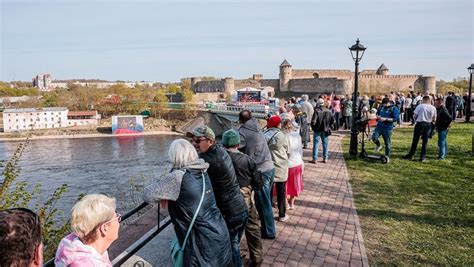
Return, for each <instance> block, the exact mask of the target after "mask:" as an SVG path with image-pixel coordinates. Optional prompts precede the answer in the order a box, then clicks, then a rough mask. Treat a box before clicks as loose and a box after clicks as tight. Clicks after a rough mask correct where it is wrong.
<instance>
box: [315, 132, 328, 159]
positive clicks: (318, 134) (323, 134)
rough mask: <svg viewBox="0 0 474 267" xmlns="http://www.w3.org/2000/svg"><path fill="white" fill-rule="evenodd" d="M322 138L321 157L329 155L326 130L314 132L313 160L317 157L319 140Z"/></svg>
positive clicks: (325, 157)
mask: <svg viewBox="0 0 474 267" xmlns="http://www.w3.org/2000/svg"><path fill="white" fill-rule="evenodd" d="M320 139H322V140H323V159H327V158H328V157H329V148H328V144H329V135H328V134H327V133H326V132H314V133H313V160H317V159H318V150H319V140H320Z"/></svg>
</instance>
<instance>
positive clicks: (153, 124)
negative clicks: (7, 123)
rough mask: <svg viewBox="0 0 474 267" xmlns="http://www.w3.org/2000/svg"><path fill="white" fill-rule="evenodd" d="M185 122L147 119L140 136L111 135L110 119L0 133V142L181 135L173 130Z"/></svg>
mask: <svg viewBox="0 0 474 267" xmlns="http://www.w3.org/2000/svg"><path fill="white" fill-rule="evenodd" d="M186 122H187V121H186V120H169V121H167V120H163V119H155V118H147V119H146V120H144V124H145V131H144V132H143V133H140V134H120V135H114V134H112V128H111V125H112V121H111V119H110V118H109V119H104V120H101V122H100V123H99V125H93V126H82V127H79V126H75V127H67V128H55V129H38V130H32V131H25V132H16V133H3V132H0V141H24V140H26V139H29V140H37V139H61V138H94V137H123V136H142V135H182V133H179V132H177V131H176V130H175V129H177V128H178V127H180V126H181V125H183V124H185V123H186Z"/></svg>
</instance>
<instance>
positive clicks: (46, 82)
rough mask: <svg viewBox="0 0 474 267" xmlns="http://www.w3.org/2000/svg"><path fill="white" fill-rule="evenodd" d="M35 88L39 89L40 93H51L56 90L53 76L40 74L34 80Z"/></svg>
mask: <svg viewBox="0 0 474 267" xmlns="http://www.w3.org/2000/svg"><path fill="white" fill-rule="evenodd" d="M33 86H34V87H38V88H39V90H40V91H46V92H47V91H51V90H53V89H54V87H53V84H52V79H51V74H39V75H36V77H34V78H33Z"/></svg>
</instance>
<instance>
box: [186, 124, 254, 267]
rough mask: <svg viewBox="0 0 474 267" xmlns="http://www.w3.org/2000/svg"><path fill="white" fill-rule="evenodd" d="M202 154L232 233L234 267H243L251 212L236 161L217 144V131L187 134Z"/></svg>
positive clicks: (197, 130)
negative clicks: (242, 241) (243, 243)
mask: <svg viewBox="0 0 474 267" xmlns="http://www.w3.org/2000/svg"><path fill="white" fill-rule="evenodd" d="M186 136H187V137H189V138H191V143H192V144H193V145H194V147H195V148H196V150H197V151H198V154H199V157H200V158H202V159H204V160H205V161H206V162H207V163H209V169H207V173H208V174H209V178H210V179H211V184H212V189H213V190H214V195H215V197H216V204H217V207H218V208H219V210H220V211H221V213H222V216H223V217H224V220H225V222H226V224H227V230H229V236H230V242H231V245H232V261H233V263H234V266H242V261H241V258H240V239H241V238H242V234H243V232H244V229H245V225H246V224H247V219H248V208H247V205H246V204H245V200H244V197H243V196H242V194H241V193H240V188H239V183H238V181H237V177H236V175H235V170H234V166H233V164H232V159H231V158H230V157H229V154H228V153H227V152H226V150H225V149H224V148H223V147H222V146H221V145H218V144H216V143H215V137H216V135H215V134H214V131H213V130H212V129H211V128H209V127H207V126H205V125H203V126H198V127H196V128H195V129H194V130H193V131H192V132H188V133H187V134H186Z"/></svg>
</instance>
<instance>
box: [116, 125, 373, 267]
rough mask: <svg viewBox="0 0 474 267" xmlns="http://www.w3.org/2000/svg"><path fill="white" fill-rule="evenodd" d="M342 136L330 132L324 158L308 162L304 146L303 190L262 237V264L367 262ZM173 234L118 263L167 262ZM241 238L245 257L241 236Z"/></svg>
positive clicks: (357, 263)
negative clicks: (273, 231)
mask: <svg viewBox="0 0 474 267" xmlns="http://www.w3.org/2000/svg"><path fill="white" fill-rule="evenodd" d="M342 136H343V135H339V134H333V135H332V136H330V138H329V148H330V150H329V162H328V163H320V162H318V163H317V164H310V163H307V162H308V161H309V160H310V159H311V149H306V150H305V151H304V160H305V170H304V177H303V192H302V193H301V195H300V197H299V198H298V199H297V200H296V203H295V204H296V209H295V210H288V211H287V212H288V213H287V214H288V215H289V219H288V221H286V222H278V221H277V222H276V227H277V236H276V238H275V239H274V240H264V244H263V247H264V249H263V252H264V261H263V264H262V266H368V261H367V254H366V251H365V247H364V242H363V238H362V232H361V227H360V225H359V218H358V216H357V212H356V208H355V206H354V199H353V196H352V188H351V185H350V184H349V175H348V172H347V168H346V164H345V161H344V158H343V154H342V148H341V139H342ZM311 145H312V143H311V144H310V146H311ZM321 152H322V150H321V149H320V155H321ZM319 161H321V158H320V159H319ZM274 211H275V214H277V210H274ZM173 235H174V232H173V230H172V227H168V228H167V229H166V231H165V232H164V233H161V234H159V235H158V236H157V237H156V238H155V239H154V240H152V241H151V242H150V243H149V244H148V245H147V246H145V247H144V248H143V249H142V250H140V251H139V252H138V253H137V254H136V255H135V256H133V257H132V258H131V259H130V260H129V261H128V262H127V263H125V264H124V265H122V266H134V264H135V263H136V262H137V261H140V262H141V263H144V264H143V265H142V264H140V265H138V266H170V265H171V261H170V258H169V247H170V245H169V244H170V240H171V238H172V237H173ZM241 244H242V245H241V246H242V253H243V254H246V255H247V256H246V258H248V251H247V245H246V241H245V238H244V240H242V243H241ZM135 266H136V265H135Z"/></svg>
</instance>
